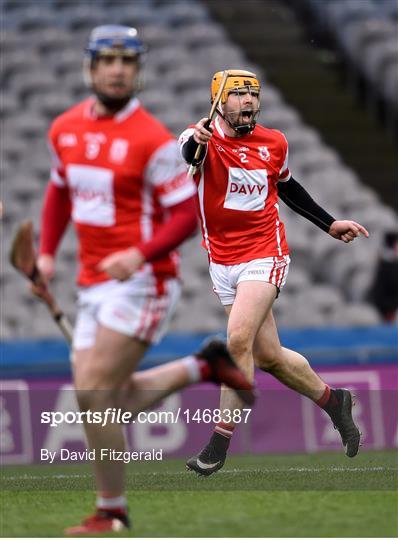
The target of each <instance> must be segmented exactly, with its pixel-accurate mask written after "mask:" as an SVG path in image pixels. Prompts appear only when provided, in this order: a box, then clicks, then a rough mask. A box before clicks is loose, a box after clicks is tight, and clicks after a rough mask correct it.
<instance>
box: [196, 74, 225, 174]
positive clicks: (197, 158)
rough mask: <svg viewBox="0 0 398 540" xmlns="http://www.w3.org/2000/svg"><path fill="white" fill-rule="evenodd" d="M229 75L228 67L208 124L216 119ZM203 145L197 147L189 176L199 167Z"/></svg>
mask: <svg viewBox="0 0 398 540" xmlns="http://www.w3.org/2000/svg"><path fill="white" fill-rule="evenodd" d="M228 76H229V72H228V70H227V69H226V70H225V71H224V72H223V76H222V79H221V81H220V88H219V89H218V92H217V94H216V97H215V98H214V101H213V103H212V106H211V109H210V113H209V120H208V121H207V122H206V125H208V126H210V122H212V121H213V119H214V117H215V115H216V112H217V107H218V104H219V103H220V99H221V96H222V93H223V92H224V88H225V83H226V82H227V79H228ZM202 147H203V145H202V144H199V145H198V147H197V149H196V152H195V155H194V158H193V161H192V164H191V165H190V166H189V169H188V176H193V175H194V174H195V173H196V169H197V166H198V160H199V158H200V154H201V153H202Z"/></svg>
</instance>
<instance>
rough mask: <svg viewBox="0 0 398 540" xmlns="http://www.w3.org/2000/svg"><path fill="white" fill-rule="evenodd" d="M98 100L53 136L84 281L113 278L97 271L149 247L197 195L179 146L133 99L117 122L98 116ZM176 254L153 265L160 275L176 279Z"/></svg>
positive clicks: (76, 111)
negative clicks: (111, 259) (173, 209)
mask: <svg viewBox="0 0 398 540" xmlns="http://www.w3.org/2000/svg"><path fill="white" fill-rule="evenodd" d="M93 103H94V98H89V99H86V100H85V101H83V102H81V103H79V104H78V105H76V106H74V107H72V108H71V109H69V110H68V111H66V112H65V113H64V114H62V115H61V116H59V117H58V118H56V120H55V121H54V123H53V124H52V126H51V128H50V132H49V139H50V147H51V149H52V151H53V156H54V159H53V168H52V172H51V181H52V182H54V183H55V184H56V185H57V186H59V187H67V188H68V189H69V193H70V199H71V203H72V220H73V222H74V224H75V228H76V232H77V235H78V239H79V244H80V249H79V258H80V273H79V277H78V283H79V284H80V285H83V286H86V285H91V284H93V283H98V282H101V281H105V280H107V279H109V276H108V275H107V274H105V273H101V272H99V271H98V269H97V265H98V263H99V262H100V261H101V259H103V258H104V257H106V256H107V255H109V254H111V253H113V252H115V251H118V250H123V249H127V248H129V247H132V246H134V245H137V244H138V243H140V242H144V241H148V240H150V239H151V238H152V236H153V235H154V234H155V233H156V231H157V230H158V228H159V227H161V225H162V223H163V222H164V221H165V220H166V219H167V208H168V207H170V206H174V205H176V204H178V203H180V202H182V201H184V200H186V199H188V198H190V197H192V195H194V194H195V191H196V187H195V184H194V182H192V180H190V179H189V178H188V177H187V174H186V167H185V163H184V162H183V160H182V159H181V156H180V153H179V149H178V144H177V141H176V140H175V139H174V137H173V135H172V134H171V133H170V132H169V131H168V130H167V129H166V128H165V127H164V126H163V125H162V124H161V123H160V122H159V121H158V120H156V119H155V118H154V117H152V116H151V115H150V114H149V113H148V112H147V111H146V110H145V109H144V108H143V107H142V106H141V105H140V103H139V101H138V100H137V99H132V100H131V101H130V102H129V103H128V104H127V106H126V107H125V108H124V109H123V110H122V111H120V112H119V113H118V114H116V115H114V116H106V117H96V116H95V115H94V112H93ZM177 264H178V257H176V252H172V253H171V254H169V255H168V256H167V257H163V258H161V259H159V260H156V261H155V262H153V263H152V270H153V272H154V274H155V276H157V277H162V276H175V275H176V274H177Z"/></svg>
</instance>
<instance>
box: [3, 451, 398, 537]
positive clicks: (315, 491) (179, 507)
mask: <svg viewBox="0 0 398 540" xmlns="http://www.w3.org/2000/svg"><path fill="white" fill-rule="evenodd" d="M127 470H128V480H127V489H128V501H129V507H130V512H131V517H132V520H133V527H134V528H133V530H132V531H131V533H130V536H133V537H134V536H139V537H178V536H180V537H181V536H182V537H184V536H185V537H198V536H199V537H200V536H202V537H212V536H215V537H223V536H225V537H247V536H251V537H256V536H259V537H308V536H309V537H314V536H315V537H319V536H321V537H322V536H324V537H333V536H337V537H339V536H340V537H395V536H397V535H398V517H397V516H398V513H397V509H398V497H397V487H398V458H397V453H396V452H392V451H391V452H362V453H361V454H360V455H358V456H357V457H356V458H355V459H348V458H346V457H345V456H344V455H342V454H315V455H283V456H280V455H279V456H275V455H265V456H239V457H231V458H229V459H228V461H227V463H226V465H225V467H224V469H223V470H221V471H220V472H218V473H217V474H215V475H214V476H211V477H209V478H199V477H197V476H196V475H195V474H193V473H192V472H188V471H185V466H184V462H183V461H181V460H167V461H166V460H165V461H163V462H160V463H149V462H146V463H142V462H141V463H136V464H133V465H128V466H127ZM0 487H1V535H2V536H3V537H4V536H5V537H18V536H27V537H40V536H62V534H63V532H62V531H63V529H64V528H65V527H67V526H70V525H75V524H77V523H79V522H80V521H81V518H82V517H85V516H86V515H87V514H90V513H91V512H92V510H93V503H94V495H93V491H92V488H93V480H92V476H91V472H90V467H89V466H87V465H85V464H81V465H42V466H13V467H3V469H2V475H1V484H0ZM114 536H115V537H120V536H121V535H120V534H119V535H118V534H116V533H115V535H114ZM124 536H126V535H124Z"/></svg>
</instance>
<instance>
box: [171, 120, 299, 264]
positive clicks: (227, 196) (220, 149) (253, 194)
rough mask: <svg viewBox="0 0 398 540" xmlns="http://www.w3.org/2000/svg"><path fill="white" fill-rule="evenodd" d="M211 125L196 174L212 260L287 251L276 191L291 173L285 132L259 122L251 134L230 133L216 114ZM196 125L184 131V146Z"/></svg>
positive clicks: (247, 258) (229, 260)
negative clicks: (224, 128) (235, 135)
mask: <svg viewBox="0 0 398 540" xmlns="http://www.w3.org/2000/svg"><path fill="white" fill-rule="evenodd" d="M212 126H213V137H212V138H211V139H210V141H209V143H208V145H207V153H206V156H205V159H204V161H203V163H202V165H201V167H200V169H199V170H198V172H197V174H196V175H195V181H196V183H197V187H198V197H199V210H200V216H201V224H202V233H203V241H204V245H205V247H206V248H207V251H208V253H209V258H210V260H211V261H213V262H215V263H218V264H225V265H233V264H240V263H242V262H247V261H250V260H253V259H259V258H265V257H275V256H282V255H287V254H288V253H289V248H288V245H287V242H286V238H285V228H284V225H283V223H282V222H281V221H280V219H279V207H278V191H277V183H278V182H279V181H287V180H289V178H290V176H291V175H290V172H289V168H288V145H287V141H286V138H285V137H284V135H283V134H282V133H281V132H280V131H277V130H274V129H267V128H264V127H262V126H259V125H257V126H256V127H255V129H254V130H253V131H252V133H250V134H247V135H244V136H241V137H229V136H227V135H225V133H224V132H223V131H222V129H221V126H220V123H219V119H218V118H217V119H216V120H215V121H214V122H213V123H212ZM193 131H194V130H193V128H192V127H190V128H188V129H187V130H185V131H184V132H183V133H182V134H181V136H180V138H179V143H180V145H181V146H183V144H184V143H185V142H186V141H187V140H188V138H189V137H190V136H191V135H192V133H193Z"/></svg>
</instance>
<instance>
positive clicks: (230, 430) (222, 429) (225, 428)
mask: <svg viewBox="0 0 398 540" xmlns="http://www.w3.org/2000/svg"><path fill="white" fill-rule="evenodd" d="M234 429H235V425H234V424H226V423H225V422H218V424H217V425H216V427H215V428H214V433H218V434H219V435H222V436H223V437H225V438H226V439H231V437H232V435H233V434H234Z"/></svg>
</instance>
